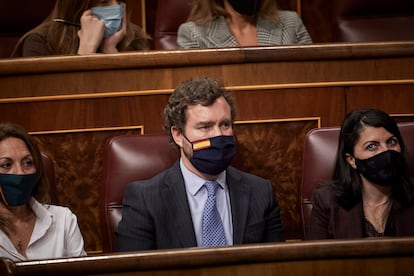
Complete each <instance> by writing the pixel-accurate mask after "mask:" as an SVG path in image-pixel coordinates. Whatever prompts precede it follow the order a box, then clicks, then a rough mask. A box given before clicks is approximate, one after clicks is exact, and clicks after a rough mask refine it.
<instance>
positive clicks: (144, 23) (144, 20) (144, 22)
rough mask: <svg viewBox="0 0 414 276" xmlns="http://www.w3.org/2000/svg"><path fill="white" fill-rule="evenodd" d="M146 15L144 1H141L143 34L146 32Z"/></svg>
mask: <svg viewBox="0 0 414 276" xmlns="http://www.w3.org/2000/svg"><path fill="white" fill-rule="evenodd" d="M146 19H147V13H146V6H145V0H141V27H142V29H143V30H144V32H147V22H146V21H147V20H146Z"/></svg>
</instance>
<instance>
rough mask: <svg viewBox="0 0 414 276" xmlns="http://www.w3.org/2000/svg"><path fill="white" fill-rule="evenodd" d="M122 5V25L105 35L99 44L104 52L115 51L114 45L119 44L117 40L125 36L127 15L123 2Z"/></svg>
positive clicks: (116, 50)
mask: <svg viewBox="0 0 414 276" xmlns="http://www.w3.org/2000/svg"><path fill="white" fill-rule="evenodd" d="M122 5H123V14H122V25H121V29H119V31H117V32H116V33H114V34H113V35H111V36H110V37H107V38H105V39H104V40H103V42H102V45H101V52H102V53H105V54H112V53H117V52H118V49H117V48H116V46H117V45H118V44H119V42H121V41H122V39H124V38H125V36H126V34H127V19H126V18H127V17H126V5H125V3H122Z"/></svg>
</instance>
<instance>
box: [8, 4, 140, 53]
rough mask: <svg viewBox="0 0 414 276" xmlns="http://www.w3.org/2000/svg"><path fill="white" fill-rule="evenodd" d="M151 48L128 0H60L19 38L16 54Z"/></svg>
mask: <svg viewBox="0 0 414 276" xmlns="http://www.w3.org/2000/svg"><path fill="white" fill-rule="evenodd" d="M143 49H148V36H147V35H146V34H145V32H144V31H143V30H142V29H141V28H140V27H139V26H137V25H135V24H133V23H132V22H131V21H130V20H129V14H128V13H127V12H126V3H125V1H124V0H57V1H56V4H55V6H54V8H53V10H52V12H51V13H50V15H49V16H48V17H47V18H46V20H45V21H43V23H41V24H40V25H39V26H37V27H36V28H34V29H33V30H31V31H29V32H28V33H26V34H25V35H24V36H23V37H22V38H20V40H19V41H18V43H17V45H16V47H15V49H14V51H13V53H12V56H13V57H18V56H23V57H25V56H49V55H75V54H80V55H84V54H92V53H117V52H124V51H137V50H143Z"/></svg>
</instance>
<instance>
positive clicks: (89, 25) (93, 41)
mask: <svg viewBox="0 0 414 276" xmlns="http://www.w3.org/2000/svg"><path fill="white" fill-rule="evenodd" d="M80 23H81V29H80V30H79V31H78V37H79V49H78V54H80V55H86V54H92V53H96V51H97V49H98V47H99V45H100V44H101V42H102V39H103V36H104V32H105V23H104V22H103V21H101V20H99V18H98V17H96V16H94V15H93V14H92V11H91V10H90V9H89V10H86V11H84V12H83V14H82V16H81V19H80Z"/></svg>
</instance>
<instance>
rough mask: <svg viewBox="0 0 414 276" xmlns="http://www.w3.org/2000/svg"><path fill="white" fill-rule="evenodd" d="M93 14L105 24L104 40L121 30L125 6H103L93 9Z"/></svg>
mask: <svg viewBox="0 0 414 276" xmlns="http://www.w3.org/2000/svg"><path fill="white" fill-rule="evenodd" d="M91 10H92V14H93V15H95V16H96V17H98V18H99V19H100V20H102V21H103V22H105V33H104V38H107V37H110V36H111V35H113V34H114V33H116V32H117V31H119V29H121V24H122V15H123V6H122V5H114V6H103V7H94V8H92V9H91Z"/></svg>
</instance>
